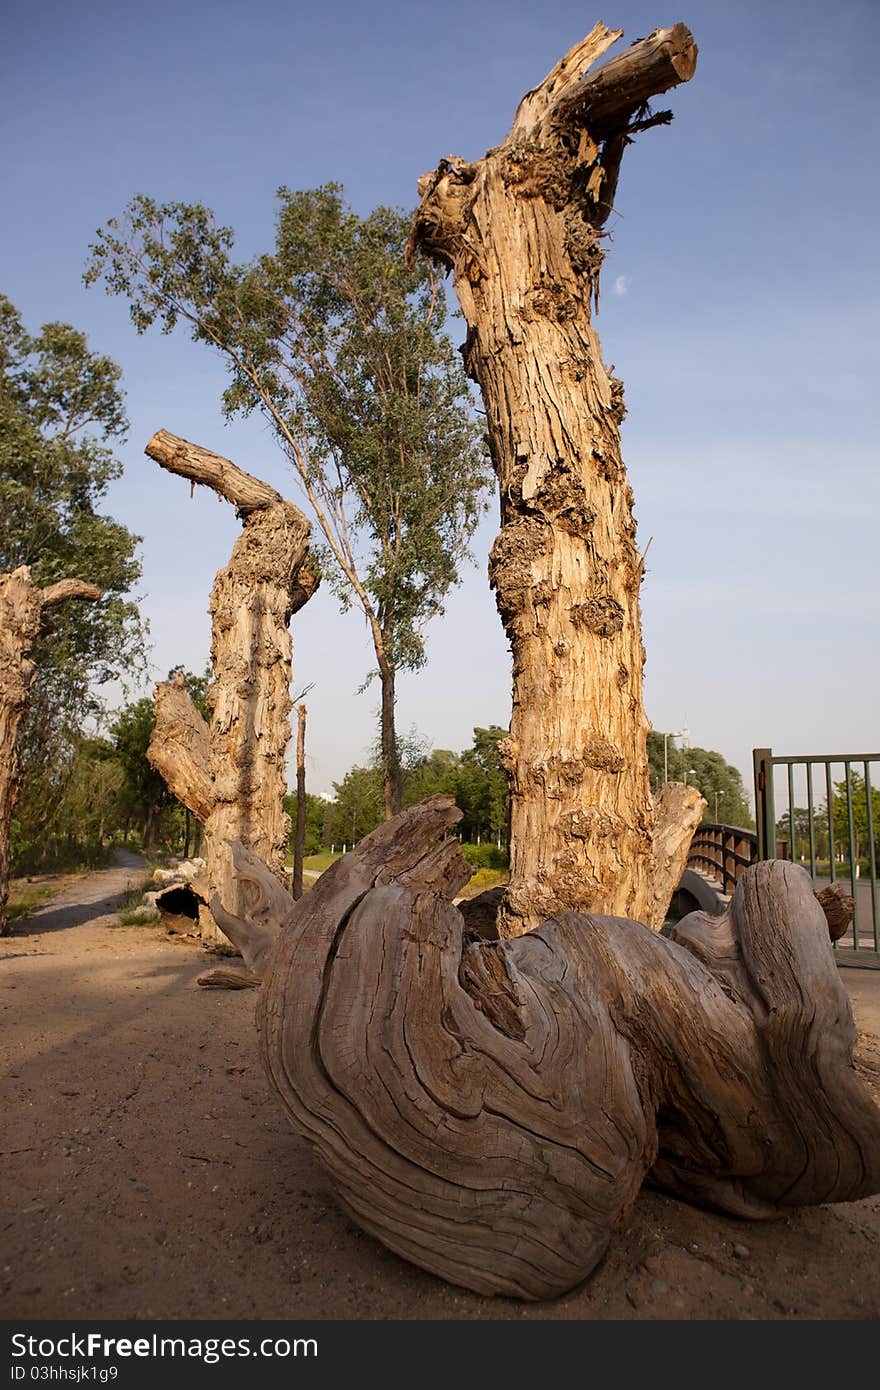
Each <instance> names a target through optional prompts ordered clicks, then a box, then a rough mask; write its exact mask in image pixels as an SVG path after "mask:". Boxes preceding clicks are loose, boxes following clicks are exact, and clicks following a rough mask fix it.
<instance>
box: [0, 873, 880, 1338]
mask: <svg viewBox="0 0 880 1390" xmlns="http://www.w3.org/2000/svg"><path fill="white" fill-rule="evenodd" d="M142 877H143V875H142V872H139V870H138V865H137V861H136V859H135V858H134V857H133V856H128V857H127V862H126V864H125V865H124V866H122V867H120V868H117V869H113V870H107V871H103V872H101V873H96V874H91V875H88V876H87V877H84V878H81V879H79V880H75V881H73V882H70V881H67V882H66V883H65V885H64V887H63V890H62V892H61V893H60V895H59V896H58V897H56V898H54V899H52V900H50V901H49V902H47V903H46V904H44V905H42V906H41V907H40V908H39V909H38V910H37V911H36V913H35V914H34V916H33V917H32V918H30V919H28V920H27V921H23V922H20V923H18V924H17V935H16V936H14V937H13V938H11V939H9V940H5V941H0V1027H2V1037H3V1050H2V1053H3V1063H2V1072H3V1081H2V1091H0V1104H2V1111H0V1113H2V1116H3V1125H2V1137H0V1158H2V1164H0V1190H2V1207H0V1210H2V1216H0V1306H2V1308H3V1310H4V1314H3V1315H4V1316H5V1317H7V1318H10V1317H27V1318H78V1319H79V1318H86V1317H93V1316H96V1315H100V1316H101V1317H103V1318H131V1317H142V1318H186V1317H191V1318H210V1317H216V1318H222V1319H229V1320H232V1319H236V1318H297V1319H301V1318H306V1319H307V1318H376V1319H386V1318H494V1319H497V1318H556V1319H597V1318H604V1319H611V1318H613V1319H656V1318H676V1319H679V1318H709V1319H731V1318H733V1319H743V1318H775V1319H782V1318H821V1319H827V1318H850V1319H852V1318H859V1319H862V1318H873V1317H877V1316H878V1315H880V1277H878V1272H880V1261H878V1256H880V1198H878V1197H874V1198H869V1199H868V1200H866V1201H863V1202H859V1203H855V1204H852V1205H846V1206H835V1207H824V1208H820V1209H816V1210H810V1211H803V1212H798V1213H796V1214H795V1215H793V1216H791V1217H790V1218H788V1219H787V1220H785V1221H782V1222H779V1223H774V1224H769V1225H761V1224H754V1225H753V1224H750V1223H745V1222H741V1221H735V1220H732V1219H729V1218H725V1217H721V1216H718V1215H715V1214H712V1213H707V1212H703V1211H698V1210H696V1209H694V1208H691V1207H687V1206H684V1205H683V1204H681V1203H679V1202H676V1201H673V1200H672V1199H670V1198H667V1197H664V1196H662V1195H661V1194H659V1193H656V1192H650V1191H645V1192H643V1194H642V1195H641V1197H640V1198H639V1201H638V1203H637V1205H636V1209H635V1213H634V1219H633V1222H632V1224H631V1226H630V1228H629V1230H628V1231H627V1232H625V1233H623V1234H622V1235H620V1236H618V1237H617V1238H616V1239H615V1240H614V1241H613V1242H612V1247H611V1250H610V1252H609V1254H608V1256H607V1258H606V1259H605V1261H604V1262H603V1264H602V1265H601V1266H600V1268H599V1269H598V1270H597V1271H596V1272H595V1273H594V1275H593V1276H592V1278H591V1279H590V1280H589V1281H588V1282H587V1283H586V1284H584V1285H583V1286H581V1287H580V1288H578V1289H577V1290H575V1292H573V1293H572V1294H570V1295H568V1296H567V1297H566V1298H563V1299H560V1300H558V1301H556V1302H552V1303H545V1304H528V1305H523V1304H518V1303H515V1302H512V1301H508V1300H504V1299H485V1298H480V1297H478V1296H476V1295H472V1294H468V1293H465V1292H464V1291H462V1290H459V1289H455V1288H452V1287H451V1286H449V1285H447V1284H444V1283H442V1282H441V1281H440V1280H438V1279H435V1278H433V1277H432V1276H431V1275H429V1274H426V1273H424V1272H423V1271H421V1270H419V1269H416V1268H414V1267H413V1266H411V1265H408V1264H406V1263H405V1262H404V1261H403V1260H401V1259H398V1258H397V1256H395V1255H392V1254H391V1253H389V1252H388V1251H386V1250H385V1249H384V1248H383V1247H382V1246H380V1245H378V1244H377V1243H376V1242H375V1241H374V1240H372V1239H370V1238H369V1237H368V1236H365V1235H363V1234H362V1233H361V1232H360V1231H358V1230H357V1229H356V1228H355V1227H354V1226H352V1225H351V1223H350V1222H349V1221H348V1219H347V1218H346V1217H345V1216H344V1215H343V1214H342V1213H341V1212H340V1211H339V1210H338V1209H337V1207H336V1206H335V1204H334V1201H333V1196H332V1193H331V1192H330V1190H329V1187H328V1184H327V1182H326V1179H325V1178H324V1177H323V1175H322V1174H321V1173H320V1172H319V1170H318V1168H317V1167H316V1165H315V1164H314V1163H313V1161H312V1159H311V1156H310V1154H309V1151H308V1149H307V1148H306V1146H305V1144H304V1143H303V1142H302V1141H301V1140H300V1139H299V1138H298V1137H297V1136H296V1135H294V1134H293V1133H292V1131H291V1130H290V1129H289V1127H288V1124H287V1121H286V1119H285V1116H284V1114H283V1112H282V1110H281V1108H280V1106H279V1104H278V1103H277V1101H276V1100H275V1098H274V1096H272V1095H271V1094H270V1092H269V1090H268V1086H267V1083H266V1081H265V1079H264V1077H263V1074H262V1070H261V1067H260V1063H259V1059H258V1056H257V1048H256V1033H255V1030H254V1025H253V1014H254V1003H255V998H254V991H251V990H247V991H242V992H240V993H230V992H227V991H213V990H204V989H200V988H199V987H198V986H197V984H196V979H197V976H198V975H200V974H202V973H204V972H205V969H206V967H210V966H211V965H212V964H214V963H215V962H212V961H211V960H210V958H209V957H207V956H206V954H205V952H204V951H203V950H202V949H201V948H200V947H199V946H197V945H196V944H194V943H191V942H181V941H174V940H171V939H169V938H167V937H166V936H165V934H164V932H163V931H161V930H160V929H159V928H157V927H112V929H111V926H112V924H113V923H114V922H115V920H116V919H115V917H114V916H113V915H107V914H108V913H111V912H112V907H113V905H114V902H115V901H116V900H117V898H118V895H119V894H120V893H121V892H122V891H123V890H124V889H125V887H127V886H128V885H129V883H131V882H140V881H141V879H142ZM843 974H844V978H845V981H846V983H847V984H848V985H850V984H852V985H853V988H852V994H853V996H854V999H855V1008H856V1017H857V1020H858V1021H859V1023H860V1027H862V1028H863V1029H864V1028H867V1027H871V1028H872V1029H874V1031H875V1032H876V1033H878V1034H880V972H877V971H874V972H868V971H854V970H848V971H845V972H843ZM860 1055H861V1057H862V1060H863V1064H864V1066H865V1068H866V1074H867V1075H869V1077H870V1078H871V1079H872V1080H873V1082H874V1083H875V1084H878V1083H880V1043H878V1038H877V1037H874V1036H871V1035H870V1034H867V1035H863V1037H862V1040H861V1045H860ZM878 1094H880V1093H878Z"/></svg>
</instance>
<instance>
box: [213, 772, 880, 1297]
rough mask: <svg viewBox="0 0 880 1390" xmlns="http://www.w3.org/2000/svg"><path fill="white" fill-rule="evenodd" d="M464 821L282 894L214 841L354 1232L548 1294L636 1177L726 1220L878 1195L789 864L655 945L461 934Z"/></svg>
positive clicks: (820, 930) (483, 1279) (357, 857)
mask: <svg viewBox="0 0 880 1390" xmlns="http://www.w3.org/2000/svg"><path fill="white" fill-rule="evenodd" d="M459 818H460V813H459V812H458V811H457V809H456V808H455V806H454V805H453V803H452V801H451V800H450V798H448V797H433V798H431V799H430V800H429V801H426V802H423V803H422V804H421V805H419V806H416V807H413V808H411V809H410V810H409V811H407V812H404V813H403V814H402V815H400V816H398V817H396V818H395V819H394V820H392V821H389V822H387V823H386V824H385V825H383V826H381V827H380V828H379V829H378V830H376V831H375V832H374V833H373V834H372V835H369V836H367V837H366V839H364V840H362V841H361V843H360V844H359V845H358V846H357V847H356V849H354V850H353V851H352V852H351V853H350V854H348V855H346V856H345V857H344V858H343V859H341V860H339V861H337V863H336V864H334V865H333V866H332V868H330V869H328V870H327V872H326V873H325V874H323V875H322V877H321V878H320V880H319V881H318V882H317V884H316V885H315V887H314V888H313V889H312V891H311V892H310V893H308V894H307V895H306V896H305V897H304V898H302V899H301V900H300V901H299V902H298V903H294V902H293V900H292V899H291V898H290V897H289V895H287V894H286V893H285V892H284V890H283V889H282V888H281V886H280V884H279V883H278V881H277V879H275V878H274V876H273V875H271V874H270V873H269V871H268V870H267V869H266V868H265V867H264V866H263V865H262V864H261V863H260V861H259V859H258V858H257V856H256V855H254V854H253V853H252V852H250V851H247V850H242V849H241V848H240V847H236V849H235V852H234V867H235V872H236V874H237V875H238V877H239V880H240V883H241V890H240V897H241V898H242V899H244V900H245V901H247V902H248V903H249V904H250V908H249V912H248V915H247V916H246V917H244V918H233V917H231V916H230V915H229V914H228V913H226V912H224V911H223V909H222V907H221V905H220V904H219V903H218V902H217V900H216V899H215V900H214V902H213V903H212V909H213V910H214V913H215V916H216V918H217V920H218V921H219V922H220V923H221V925H222V926H223V928H224V930H225V931H227V932H228V933H229V935H230V936H231V937H232V939H233V940H234V941H235V942H236V944H237V945H238V946H239V947H240V949H241V950H242V952H243V954H244V956H245V960H246V962H247V963H248V965H249V967H250V968H251V969H252V970H253V971H254V973H255V974H257V975H261V976H262V977H263V989H262V992H261V998H260V1005H259V1009H258V1027H259V1030H260V1034H261V1042H262V1053H263V1059H264V1062H265V1065H266V1067H267V1070H268V1073H269V1076H270V1078H271V1080H272V1082H273V1084H274V1086H275V1087H276V1089H277V1091H278V1093H279V1095H280V1097H281V1100H282V1102H283V1104H284V1105H285V1107H286V1109H287V1110H288V1113H289V1115H290V1118H291V1120H292V1122H293V1125H294V1127H295V1128H296V1129H297V1130H298V1131H299V1132H300V1133H301V1134H303V1135H304V1136H305V1137H306V1139H307V1140H308V1141H309V1142H310V1144H311V1145H312V1147H313V1149H314V1152H315V1154H316V1156H317V1158H318V1160H319V1162H320V1163H321V1164H322V1166H323V1167H324V1168H325V1170H326V1171H327V1173H328V1174H329V1176H330V1178H331V1179H332V1181H333V1184H334V1186H335V1188H336V1191H337V1193H338V1196H339V1199H340V1201H341V1202H342V1204H343V1205H344V1207H345V1208H346V1209H347V1211H348V1212H349V1213H350V1214H351V1216H352V1218H353V1219H354V1220H355V1221H356V1222H357V1223H358V1224H359V1225H360V1226H362V1227H363V1228H364V1230H366V1231H368V1232H370V1233H371V1234H372V1235H374V1236H376V1237H378V1239H380V1240H381V1241H383V1242H384V1244H385V1245H387V1246H389V1247H390V1248H391V1249H392V1250H394V1251H396V1252H397V1253H398V1254H400V1255H402V1256H404V1257H405V1258H407V1259H409V1260H412V1261H413V1262H414V1263H416V1264H418V1265H421V1266H423V1267H424V1268H425V1269H428V1270H431V1271H432V1272H433V1273H435V1274H438V1275H440V1276H442V1277H443V1278H444V1279H448V1280H449V1281H451V1282H452V1283H456V1284H460V1285H463V1286H464V1287H465V1288H469V1289H473V1290H476V1291H477V1292H480V1293H486V1294H505V1295H509V1296H513V1297H517V1298H524V1299H540V1298H552V1297H555V1296H557V1295H559V1294H562V1293H564V1292H565V1291H566V1290H567V1289H569V1288H571V1287H572V1286H573V1285H575V1284H577V1283H579V1282H580V1281H581V1280H582V1279H584V1278H585V1277H586V1276H587V1275H588V1274H589V1273H590V1271H591V1270H592V1269H593V1268H594V1267H595V1265H596V1263H597V1262H598V1261H599V1259H600V1258H601V1257H602V1255H603V1253H604V1252H605V1250H606V1248H607V1246H608V1243H609V1241H610V1239H611V1236H612V1233H613V1231H615V1230H617V1229H620V1228H621V1227H622V1226H624V1225H626V1223H627V1221H628V1218H629V1214H630V1211H631V1209H632V1206H633V1203H634V1202H635V1200H636V1197H637V1196H638V1193H639V1190H640V1188H641V1186H642V1184H643V1182H645V1181H646V1180H648V1181H651V1182H652V1183H654V1184H656V1185H659V1186H660V1187H662V1188H665V1189H666V1190H667V1191H669V1192H672V1193H675V1194H676V1195H678V1196H680V1197H683V1198H685V1199H687V1200H689V1201H694V1202H698V1203H700V1204H703V1205H709V1206H712V1207H716V1208H718V1209H720V1210H722V1211H725V1212H729V1213H731V1214H733V1215H735V1216H739V1217H751V1218H755V1219H768V1218H773V1217H778V1216H780V1215H783V1214H784V1213H785V1212H787V1211H788V1210H789V1209H791V1208H793V1207H798V1206H804V1205H811V1204H816V1203H821V1202H840V1201H848V1200H853V1199H856V1198H859V1197H863V1196H865V1195H867V1194H868V1193H871V1192H876V1191H877V1190H878V1189H880V1109H878V1108H877V1106H876V1105H875V1103H874V1101H873V1100H872V1098H871V1096H870V1094H869V1092H868V1090H867V1089H866V1087H865V1086H864V1084H863V1083H862V1081H861V1080H860V1078H859V1077H858V1075H857V1074H856V1072H855V1070H854V1068H853V1065H852V1050H853V1044H854V1041H855V1037H856V1030H855V1026H854V1023H853V1018H852V1012H851V1009H850V1005H849V1001H848V998H847V995H846V992H845V991H844V989H843V986H842V985H841V983H840V980H839V978H838V972H837V967H836V965H835V962H834V957H833V953H832V949H831V944H830V938H829V927H828V923H827V922H826V919H825V916H824V915H823V911H822V908H821V906H820V905H819V904H818V903H817V901H816V898H815V896H814V894H813V891H812V884H811V881H810V878H809V875H808V874H807V873H806V871H805V870H803V869H801V868H800V867H799V866H797V865H794V864H791V863H784V862H777V861H774V862H769V863H762V864H758V865H755V866H754V867H753V868H751V869H749V870H748V871H747V872H746V873H745V875H744V876H743V878H742V879H741V880H740V883H739V884H738V886H737V889H736V892H735V893H734V896H733V899H732V901H731V904H730V908H729V910H728V912H727V913H726V914H725V915H724V916H723V917H720V918H718V917H708V916H705V915H704V914H702V913H693V914H691V915H690V916H689V917H687V918H685V919H684V920H683V921H682V922H681V923H680V924H679V925H678V927H677V928H676V929H675V933H674V939H666V938H665V937H662V936H660V935H658V934H657V933H655V932H654V931H651V930H649V929H648V928H647V927H644V926H642V925H640V924H639V923H636V922H630V921H626V920H624V919H620V918H613V917H602V916H588V915H576V914H573V913H560V914H558V915H557V916H556V917H555V918H553V919H552V920H550V921H548V922H545V923H544V924H543V925H542V926H541V927H539V928H536V929H534V930H532V931H530V932H528V933H527V934H525V935H523V936H520V937H517V938H513V939H509V940H501V941H496V942H480V941H473V940H470V941H468V939H467V936H466V933H465V930H464V923H463V920H462V917H461V914H460V913H459V911H458V910H457V908H456V907H454V906H453V904H452V902H451V899H452V898H453V897H454V896H455V894H456V893H457V892H458V891H459V889H460V888H461V886H462V885H463V883H464V882H465V881H466V880H467V878H468V877H469V876H470V874H471V872H472V871H471V869H470V867H469V866H468V865H467V864H466V863H465V861H464V860H463V858H462V856H461V854H460V851H459V849H458V845H457V842H456V841H455V840H452V839H446V840H443V841H442V842H441V843H439V844H438V843H437V842H438V841H440V840H441V837H443V836H444V835H445V833H446V832H447V831H449V830H450V829H451V827H452V826H453V825H454V824H455V823H456V822H457V820H458V819H459Z"/></svg>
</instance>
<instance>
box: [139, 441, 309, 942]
mask: <svg viewBox="0 0 880 1390" xmlns="http://www.w3.org/2000/svg"><path fill="white" fill-rule="evenodd" d="M146 452H147V454H148V455H149V456H150V458H152V459H155V461H156V462H157V463H158V464H160V465H161V467H163V468H165V469H167V470H168V472H170V473H177V474H179V475H181V476H182V477H185V478H189V479H191V480H192V481H193V482H195V483H202V484H204V485H206V486H207V487H210V488H212V489H213V490H214V491H215V492H217V493H219V495H220V496H222V497H225V498H226V499H227V501H229V502H231V503H232V504H233V505H234V506H235V508H236V510H237V512H238V515H239V516H240V517H241V520H242V530H241V535H240V536H239V537H238V540H237V541H236V542H235V545H234V547H233V550H232V556H231V558H230V560H229V564H228V565H226V566H225V567H224V568H223V569H221V570H220V571H218V573H217V577H216V579H215V581H214V588H213V590H212V592H211V603H210V612H211V666H212V671H213V680H212V682H211V685H210V687H209V689H208V694H207V703H208V707H209V709H210V712H211V722H210V726H208V725H207V724H206V723H205V721H204V719H203V718H202V716H201V714H200V713H199V711H198V710H197V709H196V707H195V706H194V705H193V703H192V701H191V700H190V698H189V696H188V694H187V692H186V689H185V686H184V683H183V678H182V677H176V678H175V680H173V681H170V682H163V683H161V684H160V685H158V686H157V687H156V692H155V702H156V727H155V730H154V732H153V736H152V738H151V739H150V746H149V749H148V753H147V756H148V757H149V759H150V762H151V763H152V765H153V766H154V767H155V768H156V769H157V771H159V772H161V774H162V776H163V777H164V778H165V781H166V782H167V784H168V786H169V788H170V789H171V791H172V792H173V793H174V795H175V796H176V797H177V798H178V800H180V801H181V802H183V804H184V805H185V806H188V807H189V809H190V810H191V811H192V813H193V815H194V816H195V817H196V819H197V820H198V821H200V822H201V823H202V825H203V826H204V833H205V858H206V860H207V864H208V870H207V874H208V880H209V886H210V890H211V891H212V892H215V893H218V894H219V896H220V899H221V901H222V902H223V903H224V905H225V906H227V907H228V908H230V909H231V910H232V911H237V910H238V908H236V907H235V906H233V904H238V907H241V906H242V904H241V902H240V887H239V885H238V883H237V881H236V879H235V877H234V875H233V873H232V859H231V851H230V842H231V841H233V840H238V841H241V843H242V844H244V845H247V846H248V847H249V848H251V849H253V850H255V851H256V852H257V853H258V854H259V855H260V856H261V857H262V858H263V859H264V860H265V862H266V863H267V864H268V865H269V867H270V868H271V870H272V872H273V873H275V874H276V875H277V876H278V878H279V880H281V881H286V874H287V868H286V865H287V854H288V848H289V843H290V819H289V817H288V816H287V814H286V812H285V810H284V797H285V795H286V794H287V775H286V765H285V759H286V753H287V746H288V744H289V742H290V711H291V708H292V705H291V700H290V678H291V639H290V619H291V616H292V615H293V614H294V613H295V612H296V611H297V610H298V609H299V608H301V607H302V605H303V604H304V603H305V602H306V601H307V599H309V598H310V597H311V595H312V593H313V592H314V590H315V588H316V587H317V582H316V580H315V578H314V576H313V575H312V573H311V571H310V570H309V568H308V563H307V560H308V537H309V529H310V528H309V523H308V522H307V520H306V518H305V517H304V516H303V515H302V513H301V512H300V511H299V509H298V508H297V507H295V506H294V505H293V503H292V502H287V501H285V499H284V498H282V497H281V496H280V495H279V494H278V493H277V492H276V491H275V490H274V488H271V487H269V486H268V485H267V484H266V483H262V482H260V481H259V480H258V479H256V478H253V477H251V475H250V474H249V473H245V472H244V471H243V470H242V469H240V468H237V467H236V465H235V464H233V463H231V462H230V461H229V460H228V459H225V458H223V457H221V456H220V455H219V454H214V453H211V452H210V451H209V450H207V449H201V448H199V447H198V446H197V445H195V444H190V443H188V442H187V440H185V439H179V438H177V437H176V436H175V435H172V434H169V433H168V432H167V431H165V430H160V431H159V432H158V433H157V434H155V435H154V436H153V438H152V439H151V440H150V442H149V444H148V445H147V449H146ZM202 935H203V937H204V936H207V937H208V938H209V939H216V940H220V937H219V936H217V935H216V928H214V927H213V926H212V924H211V923H210V921H207V922H206V926H205V929H204V930H203V932H202Z"/></svg>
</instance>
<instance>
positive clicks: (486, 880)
mask: <svg viewBox="0 0 880 1390" xmlns="http://www.w3.org/2000/svg"><path fill="white" fill-rule="evenodd" d="M509 878H510V871H509V870H508V869H477V872H476V873H475V874H474V876H473V878H472V879H471V881H470V883H466V884H465V886H464V887H463V888H462V890H461V893H460V894H459V897H461V898H475V897H476V896H477V894H478V893H485V891H486V889H487V888H498V887H500V885H501V884H502V883H506V882H507V880H508V879H509Z"/></svg>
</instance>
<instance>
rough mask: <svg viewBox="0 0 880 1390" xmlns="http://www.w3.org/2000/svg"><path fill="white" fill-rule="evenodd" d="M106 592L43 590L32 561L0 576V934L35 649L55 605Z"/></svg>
mask: <svg viewBox="0 0 880 1390" xmlns="http://www.w3.org/2000/svg"><path fill="white" fill-rule="evenodd" d="M102 594H103V590H102V589H99V588H97V586H96V585H94V584H86V583H85V582H84V580H82V579H62V580H60V581H59V582H58V583H57V584H49V585H48V586H47V587H46V588H45V589H40V588H38V587H37V586H36V585H35V584H32V583H31V576H30V570H29V569H28V567H27V565H21V566H20V568H19V569H16V570H13V571H12V573H11V574H0V936H8V935H9V923H8V922H7V919H6V904H7V901H8V898H9V830H10V826H11V824H12V812H13V808H14V807H15V802H16V800H17V798H18V792H19V788H20V785H21V768H20V764H19V758H18V752H17V749H16V740H17V737H18V729H19V725H20V724H21V721H22V718H23V716H24V713H25V710H26V708H27V698H28V692H29V690H30V688H31V686H32V685H33V682H34V677H35V676H36V674H37V668H36V666H35V664H34V662H33V661H32V660H31V652H32V650H33V646H34V643H35V642H36V640H37V638H38V636H39V635H40V633H41V632H46V631H47V630H49V627H50V624H49V620H48V612H49V609H50V608H54V607H56V605H57V604H59V603H64V602H65V601H66V600H67V599H80V600H82V599H89V600H95V599H99V598H101V596H102Z"/></svg>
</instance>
